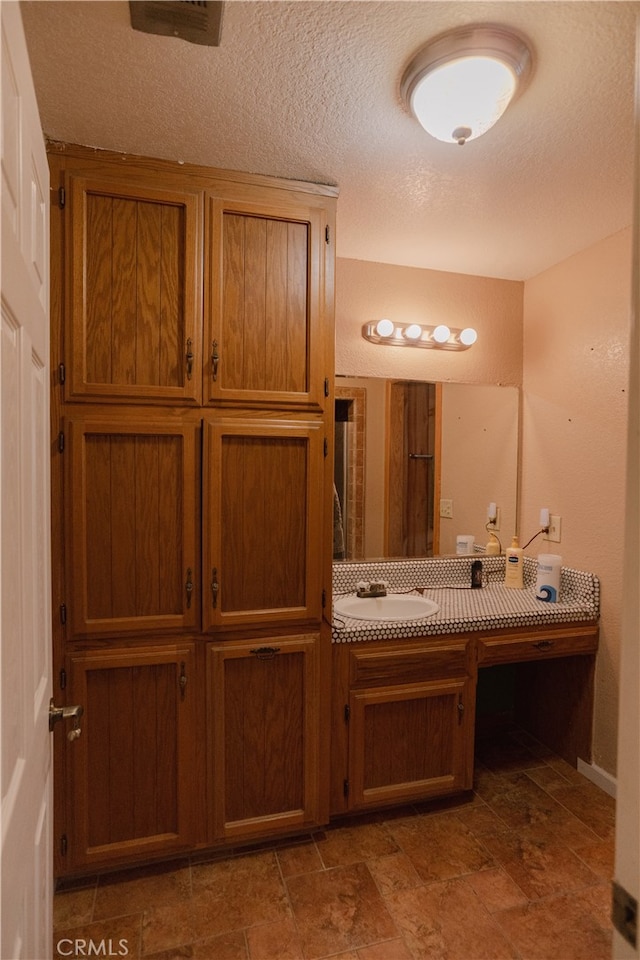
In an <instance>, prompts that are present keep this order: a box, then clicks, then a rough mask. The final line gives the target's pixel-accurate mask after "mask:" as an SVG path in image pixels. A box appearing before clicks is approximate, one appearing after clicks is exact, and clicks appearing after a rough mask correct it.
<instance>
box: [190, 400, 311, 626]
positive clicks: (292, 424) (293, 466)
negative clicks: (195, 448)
mask: <svg viewBox="0 0 640 960" xmlns="http://www.w3.org/2000/svg"><path fill="white" fill-rule="evenodd" d="M322 426H323V425H322V423H321V422H320V421H311V422H310V421H306V420H286V421H283V420H280V419H279V418H276V417H274V418H273V419H271V420H265V419H262V418H261V419H249V418H245V417H237V418H234V417H227V418H220V419H219V418H214V417H211V418H210V419H209V420H207V421H206V423H205V468H204V472H203V476H204V499H203V502H204V505H205V523H204V529H205V531H206V534H205V539H204V543H203V547H204V563H205V570H206V576H207V580H208V582H210V578H211V577H212V571H213V570H215V571H216V582H217V583H218V585H219V589H218V592H217V595H216V598H215V602H214V600H213V598H212V595H211V592H210V591H207V595H206V596H205V598H204V606H203V619H204V627H205V629H216V628H218V627H220V626H223V625H226V624H228V625H230V626H231V625H234V626H235V625H240V624H243V625H244V624H259V623H264V622H272V623H273V622H276V621H281V622H288V621H292V620H297V621H306V622H308V621H319V619H320V616H321V591H320V590H319V589H318V585H319V583H320V576H321V574H320V561H321V551H320V550H319V546H318V545H319V544H320V543H322V538H323V527H322V519H323V516H324V501H323V495H322V491H323V489H324V488H323V483H324V461H323V457H322V441H323V433H322Z"/></svg>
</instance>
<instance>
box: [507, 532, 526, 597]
mask: <svg viewBox="0 0 640 960" xmlns="http://www.w3.org/2000/svg"><path fill="white" fill-rule="evenodd" d="M505 558H506V559H505V565H504V585H505V587H515V588H516V589H517V590H522V588H523V587H524V579H523V575H522V571H523V569H524V553H523V550H522V547H521V546H520V544H519V542H518V538H517V537H514V538H513V540H512V541H511V546H510V547H508V548H507V550H506V551H505Z"/></svg>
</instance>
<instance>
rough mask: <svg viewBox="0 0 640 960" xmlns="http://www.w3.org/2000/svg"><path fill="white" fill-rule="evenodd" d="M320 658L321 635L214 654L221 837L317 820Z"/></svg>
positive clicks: (214, 769)
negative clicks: (263, 653)
mask: <svg viewBox="0 0 640 960" xmlns="http://www.w3.org/2000/svg"><path fill="white" fill-rule="evenodd" d="M257 648H270V649H271V651H272V653H271V656H269V655H266V658H265V659H263V658H262V657H261V656H259V655H256V649H257ZM318 654H319V651H318V637H317V636H316V635H311V636H294V637H274V638H268V639H262V640H259V641H252V642H250V641H238V642H235V641H227V642H225V643H224V644H220V645H216V646H214V645H211V646H210V647H209V651H208V682H209V688H208V689H209V697H210V703H211V727H210V735H211V750H210V762H211V767H210V771H211V776H210V789H211V795H212V797H213V799H214V821H215V825H214V832H215V836H216V837H233V836H238V837H240V836H249V837H250V836H255V835H258V834H263V835H266V834H268V833H269V832H281V831H283V830H286V829H287V828H289V829H290V828H291V827H292V826H294V825H295V824H298V825H301V824H303V823H311V822H313V821H314V818H316V817H317V816H318V806H317V791H318V786H319V784H318V775H319V773H318V771H319V767H318V763H319V735H320V729H319V711H318V708H319V679H320V678H319V671H318Z"/></svg>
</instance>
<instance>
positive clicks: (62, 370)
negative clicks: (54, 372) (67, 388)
mask: <svg viewBox="0 0 640 960" xmlns="http://www.w3.org/2000/svg"><path fill="white" fill-rule="evenodd" d="M66 379H67V368H66V367H65V365H64V363H59V364H58V383H59V384H60V385H61V386H63V385H64V382H65V380H66Z"/></svg>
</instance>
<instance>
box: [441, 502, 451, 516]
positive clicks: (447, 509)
mask: <svg viewBox="0 0 640 960" xmlns="http://www.w3.org/2000/svg"><path fill="white" fill-rule="evenodd" d="M440 516H441V517H444V518H445V519H446V520H453V500H441V501H440Z"/></svg>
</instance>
